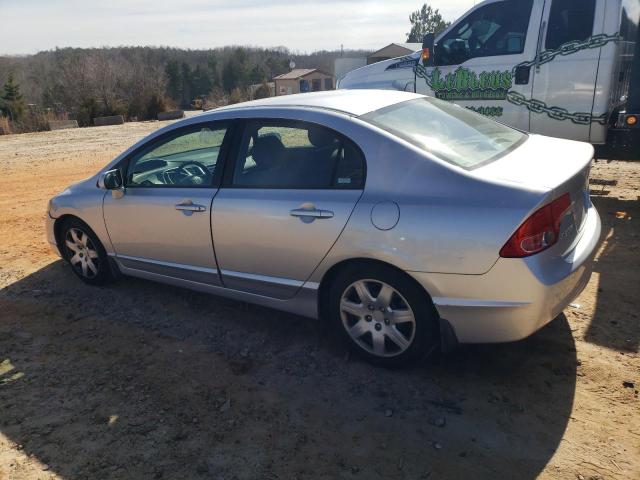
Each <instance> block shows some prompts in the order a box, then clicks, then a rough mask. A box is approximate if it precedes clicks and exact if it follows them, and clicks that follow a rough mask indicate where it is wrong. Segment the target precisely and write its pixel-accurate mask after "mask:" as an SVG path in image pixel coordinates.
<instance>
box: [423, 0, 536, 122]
mask: <svg viewBox="0 0 640 480" xmlns="http://www.w3.org/2000/svg"><path fill="white" fill-rule="evenodd" d="M543 5H544V0H494V1H490V2H484V3H482V4H480V5H478V6H476V7H475V8H473V9H472V10H470V11H469V12H468V13H467V14H466V15H465V16H464V17H462V18H461V19H460V20H458V21H457V22H456V23H455V24H454V25H453V26H452V27H450V28H449V29H448V30H447V31H446V32H445V33H444V35H442V36H441V37H440V38H439V39H438V41H437V43H436V45H435V47H434V55H433V63H434V66H427V67H425V66H424V65H423V64H422V63H421V62H419V63H418V65H417V67H416V91H417V92H419V93H424V94H427V95H433V96H435V97H437V98H441V99H444V100H452V101H453V102H455V103H457V104H460V105H462V106H465V107H467V108H469V109H471V110H474V111H476V112H479V113H482V114H484V115H487V116H490V117H492V118H494V119H495V120H497V121H499V122H502V123H506V124H508V125H511V126H513V127H516V128H519V129H521V130H529V111H528V110H527V108H526V106H524V105H523V104H522V102H521V99H528V98H530V96H531V89H532V85H533V69H532V65H533V62H532V60H533V59H535V56H536V49H537V40H538V33H539V31H540V21H541V18H542V11H543Z"/></svg>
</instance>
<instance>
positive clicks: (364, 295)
mask: <svg viewBox="0 0 640 480" xmlns="http://www.w3.org/2000/svg"><path fill="white" fill-rule="evenodd" d="M340 317H341V320H342V324H343V326H344V328H345V330H346V331H347V333H348V335H349V337H351V339H352V340H353V341H354V342H355V343H356V344H358V345H359V346H360V347H361V348H363V349H364V350H365V351H367V352H368V353H370V354H372V355H375V356H378V357H393V356H396V355H400V354H401V353H403V352H405V351H406V350H407V349H408V348H409V347H410V346H411V343H412V342H413V339H414V336H415V332H416V319H415V315H414V313H413V310H412V309H411V306H410V305H409V302H407V300H406V299H405V298H404V297H403V296H402V295H401V294H400V292H398V291H397V290H396V289H395V288H393V287H392V286H391V285H388V284H387V283H385V282H382V281H379V280H358V281H356V282H353V283H352V284H351V285H349V286H348V287H347V288H346V289H345V291H344V292H343V294H342V297H341V299H340Z"/></svg>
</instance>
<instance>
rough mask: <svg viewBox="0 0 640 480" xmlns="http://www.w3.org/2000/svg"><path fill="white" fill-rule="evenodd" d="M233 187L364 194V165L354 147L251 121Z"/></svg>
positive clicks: (307, 130)
mask: <svg viewBox="0 0 640 480" xmlns="http://www.w3.org/2000/svg"><path fill="white" fill-rule="evenodd" d="M232 184H233V185H234V186H238V187H252V188H291V189H300V188H336V189H354V188H362V186H363V184H364V159H363V157H362V154H361V153H360V150H359V149H358V148H357V147H355V146H354V145H353V144H352V142H350V141H349V140H347V139H346V138H344V137H342V136H341V135H339V134H337V133H335V132H333V131H332V130H329V129H327V128H324V127H321V126H318V125H312V124H307V123H302V122H282V121H273V122H272V121H252V122H249V123H248V124H247V127H246V128H245V132H244V136H243V140H242V143H241V146H240V152H239V156H238V160H237V161H236V165H235V169H234V172H233V180H232Z"/></svg>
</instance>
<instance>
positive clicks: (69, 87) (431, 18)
mask: <svg viewBox="0 0 640 480" xmlns="http://www.w3.org/2000/svg"><path fill="white" fill-rule="evenodd" d="M409 22H410V24H411V31H410V32H409V33H407V41H408V42H421V41H422V37H423V36H424V34H426V33H430V32H434V33H436V34H438V33H440V32H441V31H443V30H444V29H445V28H446V27H447V26H448V25H449V23H448V22H446V21H445V20H444V19H443V17H442V16H441V15H440V12H439V11H438V10H437V9H433V8H431V7H430V6H429V5H428V4H426V3H425V4H424V5H423V6H422V8H420V9H419V10H417V11H415V12H413V13H412V14H411V15H410V17H409ZM368 53H369V52H368V51H354V50H352V51H348V52H346V53H345V52H340V51H318V52H314V53H311V54H303V53H296V52H292V51H290V50H288V49H287V48H285V47H277V48H258V47H223V48H216V49H208V50H185V49H178V48H170V47H114V48H56V49H55V50H50V51H44V52H39V53H37V54H35V55H27V56H5V57H1V56H0V85H2V88H1V89H0V121H2V122H3V124H4V125H6V124H7V118H8V119H9V120H10V122H11V125H12V128H13V130H14V131H34V130H41V129H46V128H47V122H46V121H47V120H51V119H56V118H67V117H69V118H74V119H76V120H77V121H78V123H79V124H80V125H81V126H86V125H90V124H91V122H92V119H93V118H95V117H98V116H106V115H124V116H125V117H126V118H128V119H138V120H146V119H154V118H156V117H157V114H158V113H159V112H162V111H166V110H169V109H173V108H183V109H186V108H190V107H196V108H198V107H202V106H205V105H211V106H216V105H221V104H227V103H237V102H240V101H244V100H247V99H248V97H249V86H251V85H257V84H261V86H260V87H259V88H257V89H253V96H254V97H261V96H268V95H269V93H270V90H269V88H268V86H267V85H266V82H268V81H270V80H271V79H273V77H275V76H277V75H279V74H282V73H285V72H287V71H289V64H290V62H291V61H294V62H295V63H296V66H297V67H298V68H319V69H321V70H323V71H325V72H327V73H333V68H334V67H333V65H334V60H335V59H336V58H337V57H339V56H341V55H346V56H352V57H361V56H366V55H367V54H368ZM2 117H5V118H2ZM0 128H2V126H1V125H0Z"/></svg>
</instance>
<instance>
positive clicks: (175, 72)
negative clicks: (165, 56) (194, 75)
mask: <svg viewBox="0 0 640 480" xmlns="http://www.w3.org/2000/svg"><path fill="white" fill-rule="evenodd" d="M164 71H165V73H166V74H167V93H168V94H169V97H171V99H173V100H175V101H176V102H177V101H179V100H180V99H181V97H182V85H181V80H180V66H179V65H178V62H177V61H175V60H169V62H168V63H167V66H166V67H165V69H164Z"/></svg>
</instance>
